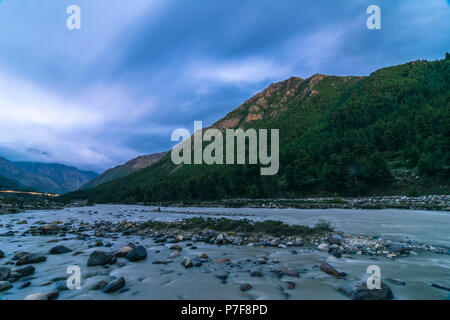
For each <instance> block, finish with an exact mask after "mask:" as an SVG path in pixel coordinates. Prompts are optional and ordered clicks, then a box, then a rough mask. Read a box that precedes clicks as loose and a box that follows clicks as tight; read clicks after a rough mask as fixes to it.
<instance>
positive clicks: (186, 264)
mask: <svg viewBox="0 0 450 320" xmlns="http://www.w3.org/2000/svg"><path fill="white" fill-rule="evenodd" d="M181 265H182V266H183V267H185V268H186V269H188V268H192V267H193V266H194V264H193V263H192V260H191V259H189V258H188V257H185V258H184V259H183V261H181Z"/></svg>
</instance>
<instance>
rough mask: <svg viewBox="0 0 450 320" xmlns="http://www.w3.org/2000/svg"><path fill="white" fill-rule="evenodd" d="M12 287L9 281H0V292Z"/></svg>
mask: <svg viewBox="0 0 450 320" xmlns="http://www.w3.org/2000/svg"><path fill="white" fill-rule="evenodd" d="M11 288H12V284H11V282H9V281H0V292H1V291H5V290H8V289H11Z"/></svg>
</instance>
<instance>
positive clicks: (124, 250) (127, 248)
mask: <svg viewBox="0 0 450 320" xmlns="http://www.w3.org/2000/svg"><path fill="white" fill-rule="evenodd" d="M131 250H133V248H132V247H130V246H125V247H122V248H120V249H119V250H117V251H116V253H114V255H115V256H116V257H118V258H123V257H126V255H127V254H128V253H129V252H130V251H131Z"/></svg>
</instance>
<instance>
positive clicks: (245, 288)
mask: <svg viewBox="0 0 450 320" xmlns="http://www.w3.org/2000/svg"><path fill="white" fill-rule="evenodd" d="M252 288H253V287H252V285H251V284H250V283H243V284H241V285H240V286H239V289H240V290H241V291H242V292H246V291H249V290H251V289H252Z"/></svg>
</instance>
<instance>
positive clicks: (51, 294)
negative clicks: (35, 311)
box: [46, 290, 59, 300]
mask: <svg viewBox="0 0 450 320" xmlns="http://www.w3.org/2000/svg"><path fill="white" fill-rule="evenodd" d="M46 295H47V299H48V300H56V299H58V298H59V292H58V291H54V290H53V291H49V292H47V293H46Z"/></svg>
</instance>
